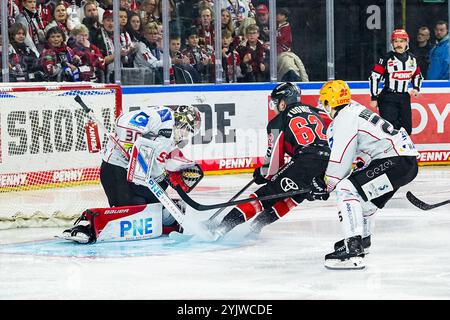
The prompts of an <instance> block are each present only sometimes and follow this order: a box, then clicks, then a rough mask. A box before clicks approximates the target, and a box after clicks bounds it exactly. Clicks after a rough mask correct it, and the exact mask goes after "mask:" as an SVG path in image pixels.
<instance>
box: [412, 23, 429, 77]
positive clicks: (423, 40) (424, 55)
mask: <svg viewBox="0 0 450 320" xmlns="http://www.w3.org/2000/svg"><path fill="white" fill-rule="evenodd" d="M430 50H431V42H430V29H428V28H427V27H420V28H419V30H418V31H417V37H416V42H415V43H414V45H412V46H411V52H412V53H413V54H414V55H415V56H416V58H417V63H418V64H419V67H420V72H421V73H422V75H426V74H427V72H428V66H429V64H430V59H429V53H430Z"/></svg>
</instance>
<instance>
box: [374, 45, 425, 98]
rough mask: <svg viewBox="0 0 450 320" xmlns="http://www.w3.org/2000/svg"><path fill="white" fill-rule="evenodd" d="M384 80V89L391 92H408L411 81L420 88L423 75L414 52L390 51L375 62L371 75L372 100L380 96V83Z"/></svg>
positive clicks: (415, 87) (414, 86)
mask: <svg viewBox="0 0 450 320" xmlns="http://www.w3.org/2000/svg"><path fill="white" fill-rule="evenodd" d="M382 80H384V89H388V91H390V92H396V93H407V92H408V85H409V83H410V82H411V83H412V86H413V88H414V89H416V90H419V89H420V86H421V84H422V80H423V77H422V74H421V72H420V67H419V65H418V64H417V59H416V57H415V56H414V55H413V54H412V53H410V52H409V51H406V52H404V53H396V52H394V51H390V52H388V53H387V54H386V56H384V57H382V58H380V60H379V61H378V63H377V64H375V66H374V68H373V70H372V74H371V75H370V77H369V84H370V95H371V97H372V100H375V99H376V97H377V96H378V85H379V83H380V82H381V81H382Z"/></svg>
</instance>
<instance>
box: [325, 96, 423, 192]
mask: <svg viewBox="0 0 450 320" xmlns="http://www.w3.org/2000/svg"><path fill="white" fill-rule="evenodd" d="M327 138H328V143H329V145H330V148H331V155H330V160H329V162H328V168H327V171H326V177H327V188H328V190H329V191H331V190H333V189H334V187H335V186H336V184H338V182H339V181H341V180H342V179H344V178H346V177H347V176H348V175H349V174H350V173H351V171H352V163H353V162H354V161H355V160H356V159H359V160H362V161H363V162H364V166H367V165H368V164H369V163H370V162H371V161H372V160H375V159H384V158H388V157H395V156H417V155H418V154H419V153H418V152H417V150H416V148H415V146H414V144H413V143H412V141H411V139H410V137H409V135H408V134H407V133H406V131H405V129H403V128H401V129H400V130H395V129H394V127H393V126H392V125H391V124H390V123H389V122H388V121H386V120H384V119H383V118H381V117H380V116H379V115H378V114H376V113H375V112H372V111H371V110H369V109H367V108H366V107H364V106H362V105H360V104H359V103H356V102H354V101H352V102H351V104H349V105H348V106H346V107H345V108H343V109H342V110H341V111H339V114H338V115H337V116H336V118H335V119H334V120H333V122H332V123H331V125H330V126H329V127H328V130H327Z"/></svg>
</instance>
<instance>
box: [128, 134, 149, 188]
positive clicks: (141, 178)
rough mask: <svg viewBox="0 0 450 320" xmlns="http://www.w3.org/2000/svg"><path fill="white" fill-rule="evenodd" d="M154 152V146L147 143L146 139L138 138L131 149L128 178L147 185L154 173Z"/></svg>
mask: <svg viewBox="0 0 450 320" xmlns="http://www.w3.org/2000/svg"><path fill="white" fill-rule="evenodd" d="M143 141H144V142H143ZM154 154H155V152H154V148H153V147H152V146H149V145H147V144H145V140H141V139H137V140H136V142H135V144H134V145H133V148H132V150H131V155H130V161H129V162H128V173H127V180H128V181H130V182H133V183H136V184H140V185H146V184H147V181H148V180H149V178H150V177H151V174H152V169H153V163H154Z"/></svg>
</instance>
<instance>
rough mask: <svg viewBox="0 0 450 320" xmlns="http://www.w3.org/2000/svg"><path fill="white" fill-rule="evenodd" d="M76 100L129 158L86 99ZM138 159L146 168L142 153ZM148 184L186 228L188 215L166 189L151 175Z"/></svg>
mask: <svg viewBox="0 0 450 320" xmlns="http://www.w3.org/2000/svg"><path fill="white" fill-rule="evenodd" d="M75 101H76V102H78V103H79V104H80V106H81V107H82V108H83V110H84V112H85V113H86V115H88V116H89V117H90V118H91V119H92V120H93V121H94V122H95V123H97V125H98V126H99V127H100V129H102V130H103V131H104V133H106V134H107V135H108V138H109V139H111V141H113V142H114V144H115V145H117V147H119V150H120V151H121V153H122V154H123V155H124V156H125V157H126V158H127V159H128V160H129V159H130V155H129V154H128V152H127V151H126V150H125V148H124V147H123V146H122V144H121V143H120V141H119V140H117V138H116V137H115V136H114V135H113V134H112V133H110V132H109V131H108V130H107V129H106V127H105V126H104V125H103V124H102V123H101V122H100V121H99V120H98V119H97V117H96V116H95V114H94V111H93V110H92V109H91V108H89V107H88V106H87V105H86V104H85V103H84V101H83V100H82V99H81V97H80V96H79V95H77V96H76V97H75ZM138 161H139V162H140V164H141V165H142V164H143V167H144V168H146V164H145V162H144V161H143V159H142V156H141V155H140V154H139V155H138ZM146 186H147V187H148V188H149V189H150V191H151V192H152V193H153V194H154V195H155V197H156V198H157V199H158V200H159V202H161V204H162V205H163V206H164V207H166V209H167V210H169V212H170V214H171V215H172V216H173V217H174V218H175V220H177V222H178V223H179V224H180V226H182V227H183V228H185V227H186V226H185V224H186V223H185V218H186V215H185V214H184V213H182V212H181V210H180V208H179V207H178V206H177V205H176V204H175V203H174V202H173V200H172V199H171V198H170V197H169V196H168V195H167V193H166V191H165V190H164V189H163V188H161V186H160V185H159V183H158V182H156V180H155V179H153V178H152V177H150V178H149V179H148V181H147V183H146Z"/></svg>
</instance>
